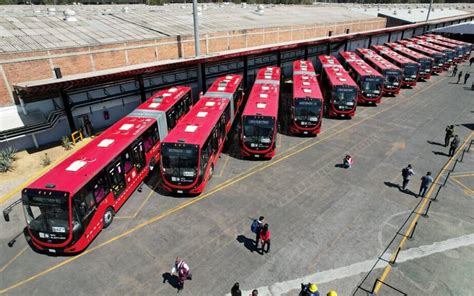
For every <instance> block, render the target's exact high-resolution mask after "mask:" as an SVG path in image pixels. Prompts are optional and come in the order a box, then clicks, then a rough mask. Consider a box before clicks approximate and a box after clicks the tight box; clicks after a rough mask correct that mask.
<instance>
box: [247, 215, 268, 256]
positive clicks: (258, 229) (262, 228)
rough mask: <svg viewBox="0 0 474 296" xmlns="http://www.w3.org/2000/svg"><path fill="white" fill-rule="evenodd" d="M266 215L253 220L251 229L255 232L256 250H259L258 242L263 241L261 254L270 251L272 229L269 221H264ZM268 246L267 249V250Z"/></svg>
mask: <svg viewBox="0 0 474 296" xmlns="http://www.w3.org/2000/svg"><path fill="white" fill-rule="evenodd" d="M264 220H265V217H263V216H260V217H259V218H258V219H255V220H253V222H252V225H251V226H250V230H251V231H252V232H253V233H255V250H256V251H257V252H258V244H259V243H260V242H261V243H262V248H261V251H262V252H261V254H262V255H263V254H264V253H268V252H270V229H268V223H265V222H264ZM265 248H266V250H265Z"/></svg>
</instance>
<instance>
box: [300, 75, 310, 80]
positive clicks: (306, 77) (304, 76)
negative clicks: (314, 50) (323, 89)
mask: <svg viewBox="0 0 474 296" xmlns="http://www.w3.org/2000/svg"><path fill="white" fill-rule="evenodd" d="M308 78H309V77H308V76H306V75H303V76H301V79H303V80H306V79H308Z"/></svg>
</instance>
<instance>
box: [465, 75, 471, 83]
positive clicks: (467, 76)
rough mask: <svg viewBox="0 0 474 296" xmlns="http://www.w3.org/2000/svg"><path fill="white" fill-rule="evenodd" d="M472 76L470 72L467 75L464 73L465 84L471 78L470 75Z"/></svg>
mask: <svg viewBox="0 0 474 296" xmlns="http://www.w3.org/2000/svg"><path fill="white" fill-rule="evenodd" d="M470 76H471V74H470V73H469V72H467V73H466V75H464V84H466V82H467V80H468V79H469V77H470Z"/></svg>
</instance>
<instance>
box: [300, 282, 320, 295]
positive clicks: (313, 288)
mask: <svg viewBox="0 0 474 296" xmlns="http://www.w3.org/2000/svg"><path fill="white" fill-rule="evenodd" d="M300 295H302V296H319V290H318V286H317V285H316V284H314V283H308V284H307V285H305V284H301V293H300Z"/></svg>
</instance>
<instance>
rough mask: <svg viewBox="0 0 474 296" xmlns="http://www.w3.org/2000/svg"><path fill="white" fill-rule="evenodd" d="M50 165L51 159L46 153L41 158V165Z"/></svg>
mask: <svg viewBox="0 0 474 296" xmlns="http://www.w3.org/2000/svg"><path fill="white" fill-rule="evenodd" d="M50 164H51V159H50V158H49V156H48V153H45V154H44V156H43V157H41V165H42V166H44V167H46V166H48V165H50Z"/></svg>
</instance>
